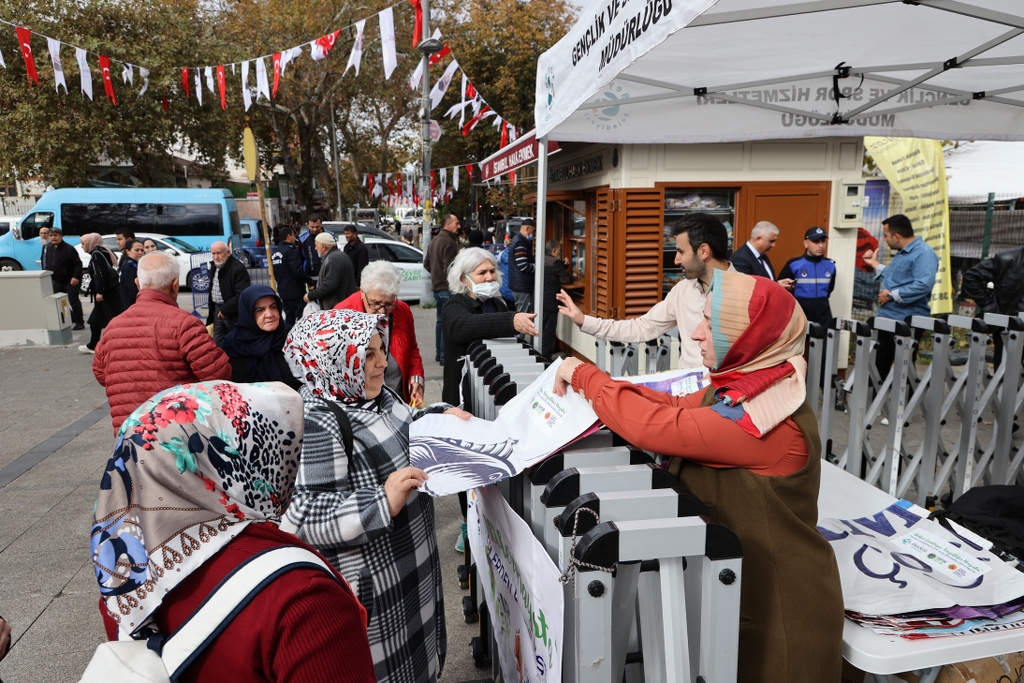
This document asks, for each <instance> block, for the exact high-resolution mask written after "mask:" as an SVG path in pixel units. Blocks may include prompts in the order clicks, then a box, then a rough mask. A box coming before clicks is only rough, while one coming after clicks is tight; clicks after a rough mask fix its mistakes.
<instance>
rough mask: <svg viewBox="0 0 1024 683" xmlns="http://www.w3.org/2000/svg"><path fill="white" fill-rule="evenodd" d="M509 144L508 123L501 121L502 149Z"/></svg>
mask: <svg viewBox="0 0 1024 683" xmlns="http://www.w3.org/2000/svg"><path fill="white" fill-rule="evenodd" d="M506 145H508V123H507V122H505V121H502V122H501V147H502V149H504V148H505V146H506Z"/></svg>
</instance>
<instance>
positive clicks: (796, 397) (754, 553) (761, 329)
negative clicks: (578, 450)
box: [555, 270, 843, 683]
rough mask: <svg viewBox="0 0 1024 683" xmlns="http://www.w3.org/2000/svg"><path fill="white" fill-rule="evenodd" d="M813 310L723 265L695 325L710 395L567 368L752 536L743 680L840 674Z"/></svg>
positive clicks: (607, 414) (574, 364) (813, 679)
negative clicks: (810, 380) (813, 381)
mask: <svg viewBox="0 0 1024 683" xmlns="http://www.w3.org/2000/svg"><path fill="white" fill-rule="evenodd" d="M806 330H807V318H806V317H805V316H804V314H803V311H802V310H801V309H800V307H799V306H798V305H797V303H796V300H795V299H794V298H793V297H792V295H790V294H789V292H787V291H786V290H785V289H783V288H782V287H781V286H780V285H779V284H778V283H776V282H772V281H771V280H768V279H766V278H759V277H750V276H749V275H742V274H740V273H732V272H726V271H721V270H716V271H715V277H714V280H713V282H712V286H711V290H710V293H709V295H708V299H707V304H706V306H705V309H704V322H703V323H702V324H701V325H700V326H699V327H698V328H697V330H696V331H695V332H694V333H693V339H694V341H696V342H697V343H698V345H699V346H700V350H701V355H702V356H703V357H704V365H705V366H707V368H708V369H709V370H710V371H711V386H710V387H708V390H707V392H706V393H703V394H700V393H697V394H691V395H689V396H683V397H678V398H677V397H673V396H669V395H667V394H661V393H658V392H655V391H652V390H650V389H647V388H646V387H640V386H636V385H634V384H631V383H629V382H621V381H615V380H612V379H611V378H610V377H608V375H606V374H605V373H603V372H601V371H600V370H598V369H597V368H596V367H594V366H592V365H589V364H584V363H581V362H580V361H578V360H576V359H575V358H568V359H566V360H565V361H564V362H563V363H562V365H561V366H560V367H559V369H558V379H557V380H556V385H555V393H564V392H565V390H566V387H567V386H569V385H571V386H572V388H573V389H575V390H576V391H578V392H579V393H580V395H582V396H585V397H586V398H587V399H589V400H590V402H591V403H592V404H593V406H594V411H595V412H596V413H597V414H598V416H599V417H600V418H601V420H602V421H604V423H605V424H606V425H608V427H609V428H611V430H612V431H613V432H615V433H616V434H619V435H620V436H622V437H623V438H625V439H626V440H627V441H629V442H631V443H632V444H633V445H635V446H638V447H640V448H643V449H646V450H650V451H653V452H656V453H661V454H664V455H667V456H675V457H671V458H668V461H667V466H668V469H669V471H670V472H672V473H673V474H678V476H679V480H680V482H682V484H683V485H684V486H686V487H687V488H689V489H690V490H691V491H692V492H693V493H694V494H696V495H697V496H698V497H699V498H700V499H701V500H703V501H704V504H705V505H707V507H708V509H709V510H710V511H711V513H712V514H713V515H714V516H715V517H716V518H717V519H718V521H720V522H721V523H722V524H724V525H725V526H727V527H729V528H730V529H732V531H733V532H735V533H736V535H737V536H738V537H739V539H740V541H741V543H742V545H743V582H742V587H741V589H740V590H741V597H740V642H739V675H738V678H737V680H738V681H740V682H742V683H747V682H753V681H764V682H766V683H767V682H769V681H789V682H791V683H793V682H799V683H819V682H820V681H838V680H839V678H840V668H841V665H842V634H843V596H842V591H841V589H840V586H839V570H838V567H837V566H836V559H835V555H834V554H833V552H832V548H831V547H830V546H829V544H828V542H827V541H825V539H824V538H822V536H821V535H820V534H819V533H818V531H817V529H816V528H815V525H816V524H817V521H818V484H819V478H820V473H821V469H820V468H821V460H820V458H821V440H820V439H819V437H818V428H817V421H816V420H815V418H814V414H813V413H812V412H811V408H810V406H809V405H808V404H807V402H806V399H805V395H804V394H805V392H804V386H805V375H806V373H807V364H806V362H805V361H804V359H803V348H804V335H805V333H806Z"/></svg>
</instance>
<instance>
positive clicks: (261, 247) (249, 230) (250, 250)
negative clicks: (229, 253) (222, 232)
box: [239, 218, 273, 268]
mask: <svg viewBox="0 0 1024 683" xmlns="http://www.w3.org/2000/svg"><path fill="white" fill-rule="evenodd" d="M239 223H241V225H242V254H241V255H239V260H240V261H242V263H244V264H245V265H246V266H248V267H249V268H256V267H257V266H259V265H260V264H262V262H263V260H264V259H266V258H267V245H266V243H265V242H264V241H263V221H261V220H257V219H255V218H243V219H241V220H240V221H239ZM271 239H273V235H271ZM271 246H273V245H271Z"/></svg>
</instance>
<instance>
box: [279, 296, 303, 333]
mask: <svg viewBox="0 0 1024 683" xmlns="http://www.w3.org/2000/svg"><path fill="white" fill-rule="evenodd" d="M281 303H283V304H284V310H283V311H281V312H282V313H283V314H284V320H285V322H286V323H288V324H289V325H291V326H293V327H294V326H295V323H296V322H298V320H299V318H301V317H302V309H303V308H305V307H306V302H305V301H303V300H302V299H301V298H300V299H282V300H281Z"/></svg>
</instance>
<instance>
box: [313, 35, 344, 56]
mask: <svg viewBox="0 0 1024 683" xmlns="http://www.w3.org/2000/svg"><path fill="white" fill-rule="evenodd" d="M339 35H341V29H338V30H337V31H335V32H334V33H328V34H327V35H326V36H321V37H319V38H317V39H316V40H314V41H313V43H312V44H311V45H310V49H309V56H310V57H312V58H313V60H314V61H317V62H319V61H320V60H321V59H327V57H328V56H330V54H331V50H332V49H334V44H335V43H336V42H338V36H339Z"/></svg>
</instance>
